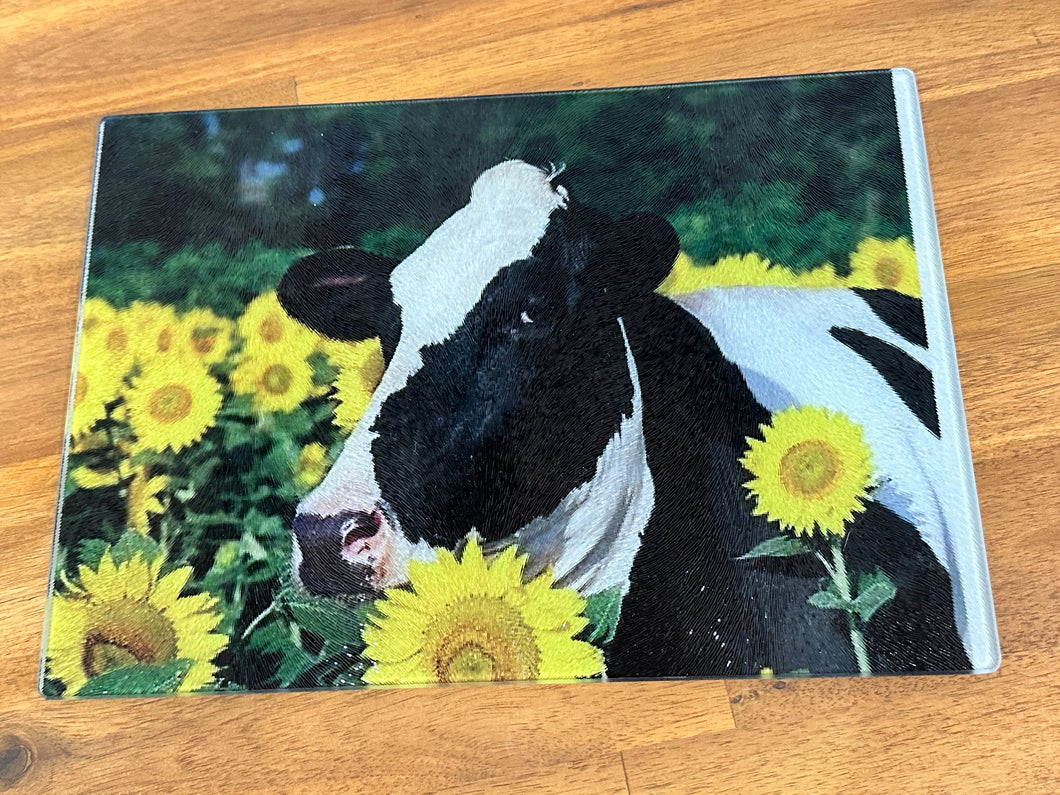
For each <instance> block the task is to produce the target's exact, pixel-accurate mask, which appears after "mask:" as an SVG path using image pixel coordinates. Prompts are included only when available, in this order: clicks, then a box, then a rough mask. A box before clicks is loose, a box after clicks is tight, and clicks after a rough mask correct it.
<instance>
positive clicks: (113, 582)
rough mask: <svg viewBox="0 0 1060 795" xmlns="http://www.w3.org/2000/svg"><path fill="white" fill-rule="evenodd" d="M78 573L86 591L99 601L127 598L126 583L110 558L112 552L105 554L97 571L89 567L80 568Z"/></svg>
mask: <svg viewBox="0 0 1060 795" xmlns="http://www.w3.org/2000/svg"><path fill="white" fill-rule="evenodd" d="M78 573H79V574H80V576H81V584H82V585H83V586H84V588H85V590H86V591H87V592H88V593H90V594H92V596H93V597H94V598H96V599H98V600H102V601H110V600H113V599H121V598H122V597H123V596H125V583H124V582H123V581H122V579H121V578H120V577H119V576H118V567H117V566H116V565H115V563H114V559H113V558H112V557H111V556H110V550H107V551H106V552H104V553H103V557H102V558H100V561H99V566H98V567H97V569H96V570H95V571H93V570H92V569H90V568H88V566H80V567H78Z"/></svg>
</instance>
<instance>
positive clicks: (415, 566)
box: [363, 538, 604, 684]
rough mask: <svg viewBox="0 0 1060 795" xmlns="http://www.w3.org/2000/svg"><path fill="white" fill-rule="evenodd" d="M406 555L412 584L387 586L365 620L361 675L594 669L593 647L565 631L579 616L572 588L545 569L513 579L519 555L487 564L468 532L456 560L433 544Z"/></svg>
mask: <svg viewBox="0 0 1060 795" xmlns="http://www.w3.org/2000/svg"><path fill="white" fill-rule="evenodd" d="M437 555H438V557H437V560H435V561H434V562H431V563H426V562H423V561H413V562H411V563H410V564H409V582H410V585H411V589H412V590H404V589H400V588H390V589H388V590H387V591H386V594H385V598H383V599H380V600H378V601H377V602H376V603H375V607H376V610H377V612H378V614H379V616H380V617H377V618H375V619H373V621H374V623H372V624H369V625H368V626H366V627H365V629H364V633H363V637H364V642H365V644H366V648H365V651H364V656H365V657H367V658H368V659H369V660H371V662H372V665H371V667H370V668H369V669H368V670H367V672H366V673H365V674H364V677H363V678H364V681H365V682H366V683H368V684H425V683H431V682H477V681H500V680H530V679H551V680H565V679H575V678H582V677H592V676H599V675H601V674H603V670H604V662H603V655H602V654H601V652H600V650H599V649H597V648H596V647H594V646H591V645H590V644H588V643H586V642H584V641H580V640H574V639H573V636H574V635H576V634H577V633H579V632H580V631H581V630H582V629H583V628H584V627H585V626H586V624H587V623H588V622H587V620H586V619H585V618H584V617H582V615H581V613H582V611H583V610H584V608H585V600H583V599H582V598H581V597H580V596H578V594H577V593H576V592H575V591H572V590H569V589H566V588H553V587H552V585H553V583H552V575H551V574H550V573H548V572H546V573H545V574H542V575H540V576H539V577H537V578H536V579H534V580H532V581H531V582H529V583H527V584H525V585H524V584H523V578H522V574H523V564H524V563H525V561H526V557H525V556H517V555H516V549H515V547H508V548H507V549H505V550H504V551H503V552H502V553H501V554H500V555H498V556H497V557H496V558H495V559H494V560H493V561H492V562H491V563H487V562H486V561H485V560H484V559H483V557H482V549H481V548H480V547H479V545H478V541H477V540H476V539H475V538H472V539H471V540H470V541H469V542H468V544H467V546H466V547H465V549H464V552H463V555H462V556H461V558H460V560H459V561H457V559H456V558H455V557H454V556H453V554H452V553H450V552H448V551H446V550H437Z"/></svg>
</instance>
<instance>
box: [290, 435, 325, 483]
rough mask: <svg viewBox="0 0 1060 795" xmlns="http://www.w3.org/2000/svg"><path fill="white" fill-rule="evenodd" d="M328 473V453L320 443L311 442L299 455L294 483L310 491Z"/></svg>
mask: <svg viewBox="0 0 1060 795" xmlns="http://www.w3.org/2000/svg"><path fill="white" fill-rule="evenodd" d="M327 471H328V451H327V449H326V448H325V447H324V445H322V444H321V443H320V442H310V443H309V444H307V445H306V446H305V447H303V448H302V450H301V452H300V453H299V454H298V460H297V461H296V462H295V465H294V482H295V483H296V484H297V485H298V487H299V488H300V489H302V490H303V491H308V490H309V489H311V488H313V487H314V486H315V485H317V484H318V483H319V482H320V481H321V480H323V478H324V473H325V472H327Z"/></svg>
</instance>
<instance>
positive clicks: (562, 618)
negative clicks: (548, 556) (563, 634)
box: [522, 574, 585, 629]
mask: <svg viewBox="0 0 1060 795" xmlns="http://www.w3.org/2000/svg"><path fill="white" fill-rule="evenodd" d="M526 594H527V599H526V601H525V603H524V605H523V608H522V609H523V615H524V616H525V617H526V620H527V621H528V622H529V624H530V626H532V627H534V628H535V629H558V628H559V627H560V626H562V625H563V623H564V622H566V621H568V620H569V619H570V618H571V617H572V616H576V615H578V614H579V613H580V612H581V611H582V610H584V609H585V600H584V599H582V598H581V597H580V596H578V593H577V591H573V590H571V589H569V588H553V587H552V576H551V575H550V574H542V575H540V576H539V577H537V578H535V579H534V580H533V581H532V582H530V583H528V584H527V586H526Z"/></svg>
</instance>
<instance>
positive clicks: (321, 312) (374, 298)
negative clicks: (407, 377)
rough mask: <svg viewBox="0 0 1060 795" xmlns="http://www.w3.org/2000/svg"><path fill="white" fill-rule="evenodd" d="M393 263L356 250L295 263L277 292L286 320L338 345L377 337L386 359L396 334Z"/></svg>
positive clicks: (336, 251)
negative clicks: (298, 322)
mask: <svg viewBox="0 0 1060 795" xmlns="http://www.w3.org/2000/svg"><path fill="white" fill-rule="evenodd" d="M396 265H397V260H393V259H390V258H389V257H382V256H380V255H378V254H370V253H368V252H367V251H360V250H358V249H355V248H333V249H329V250H328V251H321V252H320V253H318V254H310V255H309V256H308V257H303V258H302V259H300V260H298V261H297V262H295V263H294V264H293V265H292V266H291V267H290V268H288V269H287V273H285V274H284V276H283V279H281V280H280V286H279V287H277V288H276V295H277V297H278V298H279V299H280V304H281V305H282V306H283V308H284V309H285V310H286V311H287V313H288V314H289V315H291V317H293V318H295V319H296V320H298V321H300V322H302V323H304V324H305V325H307V326H309V327H310V328H311V329H314V330H315V331H319V332H320V333H321V334H324V335H326V336H328V337H331V338H332V339H337V340H349V341H356V340H365V339H368V338H370V337H380V338H381V339H382V342H383V352H384V354H386V355H387V358H388V359H389V354H390V353H392V352H393V349H394V346H396V345H397V338H398V336H399V334H400V331H401V314H400V311H399V310H398V308H397V306H396V305H395V304H394V296H393V294H392V293H391V291H390V272H391V271H392V270H393V269H394V267H395V266H396Z"/></svg>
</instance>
